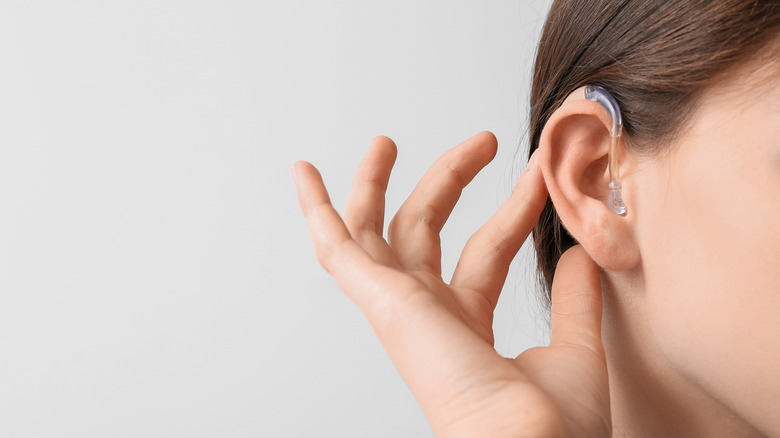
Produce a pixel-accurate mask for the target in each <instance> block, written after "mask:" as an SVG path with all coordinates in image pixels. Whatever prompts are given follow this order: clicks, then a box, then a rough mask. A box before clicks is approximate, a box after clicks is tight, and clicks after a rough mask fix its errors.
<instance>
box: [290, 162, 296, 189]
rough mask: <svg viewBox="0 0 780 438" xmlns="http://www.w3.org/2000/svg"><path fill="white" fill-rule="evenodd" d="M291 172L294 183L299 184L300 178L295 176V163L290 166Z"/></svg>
mask: <svg viewBox="0 0 780 438" xmlns="http://www.w3.org/2000/svg"><path fill="white" fill-rule="evenodd" d="M290 173H291V174H292V179H293V183H294V184H295V185H298V178H296V177H295V164H293V165H292V166H290Z"/></svg>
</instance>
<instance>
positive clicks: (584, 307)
mask: <svg viewBox="0 0 780 438" xmlns="http://www.w3.org/2000/svg"><path fill="white" fill-rule="evenodd" d="M554 278H555V279H554V280H553V285H552V312H551V315H550V325H551V329H552V336H551V339H550V346H560V345H566V344H569V345H579V346H582V347H586V348H588V349H591V350H593V351H595V352H596V353H598V354H599V355H600V356H603V355H604V345H603V344H602V342H601V278H600V276H599V268H598V266H597V265H596V263H595V262H594V261H593V260H592V259H591V258H590V256H589V255H588V253H586V252H585V250H584V249H583V248H582V246H580V245H576V246H574V247H572V248H571V249H569V250H568V251H566V252H565V253H563V255H562V256H561V258H560V260H559V261H558V266H557V267H556V269H555V277H554Z"/></svg>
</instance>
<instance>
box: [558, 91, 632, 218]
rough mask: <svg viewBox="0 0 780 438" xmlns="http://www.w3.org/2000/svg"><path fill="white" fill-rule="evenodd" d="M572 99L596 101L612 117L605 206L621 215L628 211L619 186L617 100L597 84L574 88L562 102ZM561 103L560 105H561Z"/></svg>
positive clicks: (620, 124)
mask: <svg viewBox="0 0 780 438" xmlns="http://www.w3.org/2000/svg"><path fill="white" fill-rule="evenodd" d="M573 100H591V101H594V102H598V103H600V104H601V106H603V107H604V109H606V110H607V112H608V113H609V116H610V117H611V118H612V127H611V129H610V131H609V136H610V142H609V159H608V164H607V166H608V169H609V197H608V198H607V207H609V209H610V210H612V211H613V212H614V213H615V214H619V215H621V216H623V215H625V214H626V212H628V209H627V208H626V205H625V204H624V203H623V196H622V187H621V186H620V165H619V163H618V161H619V160H618V154H619V152H620V150H619V146H620V137H621V136H622V135H623V116H622V115H621V113H620V106H619V105H618V103H617V100H615V98H614V97H613V96H612V95H611V94H609V92H608V91H607V90H605V89H603V88H601V87H599V86H598V85H585V86H582V87H580V88H577V89H576V90H574V91H573V92H572V93H571V94H570V95H569V96H568V97H567V98H566V99H565V100H564V101H563V104H565V103H566V102H569V101H573ZM563 104H561V106H563Z"/></svg>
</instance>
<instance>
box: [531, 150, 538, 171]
mask: <svg viewBox="0 0 780 438" xmlns="http://www.w3.org/2000/svg"><path fill="white" fill-rule="evenodd" d="M538 150H539V149H537V150H535V151H534V153H533V154H531V158H530V159H529V160H528V167H534V166H535V165H536V161H537V159H536V152H537V151H538Z"/></svg>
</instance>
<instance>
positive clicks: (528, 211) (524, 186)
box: [450, 155, 547, 308]
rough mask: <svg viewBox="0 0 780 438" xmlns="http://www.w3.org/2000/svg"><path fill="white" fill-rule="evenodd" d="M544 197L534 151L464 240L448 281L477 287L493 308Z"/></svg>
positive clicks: (545, 191)
mask: <svg viewBox="0 0 780 438" xmlns="http://www.w3.org/2000/svg"><path fill="white" fill-rule="evenodd" d="M546 201H547V188H546V187H545V185H544V178H543V177H542V172H541V170H540V169H539V167H538V165H537V163H536V156H535V155H534V156H533V157H531V160H530V161H529V163H528V166H527V167H526V170H525V171H524V172H523V174H522V175H521V176H520V178H519V179H518V181H517V183H516V184H515V188H514V190H513V191H512V194H511V195H510V196H509V199H507V200H506V202H504V204H502V205H501V207H500V208H499V209H498V211H496V213H495V214H494V215H493V216H492V217H491V218H490V219H488V221H487V222H485V224H484V225H482V227H480V229H479V230H477V232H476V233H474V235H472V236H471V238H469V240H468V242H466V246H465V247H464V248H463V253H462V254H461V256H460V260H458V265H457V267H456V268H455V273H454V274H453V275H452V281H451V282H450V284H451V285H452V286H454V287H462V288H467V289H471V290H474V291H477V292H478V293H479V294H481V295H482V296H483V297H485V299H487V301H488V302H489V303H490V305H491V306H492V307H493V308H495V306H496V303H497V302H498V296H499V294H500V293H501V288H502V287H503V285H504V281H505V280H506V275H507V272H508V271H509V266H510V264H511V263H512V260H513V259H514V257H515V254H517V251H519V250H520V247H522V246H523V242H525V239H526V238H527V237H528V235H529V234H531V230H533V228H534V225H535V224H536V221H537V220H538V219H539V215H540V214H541V212H542V209H543V208H544V204H545V202H546Z"/></svg>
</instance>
